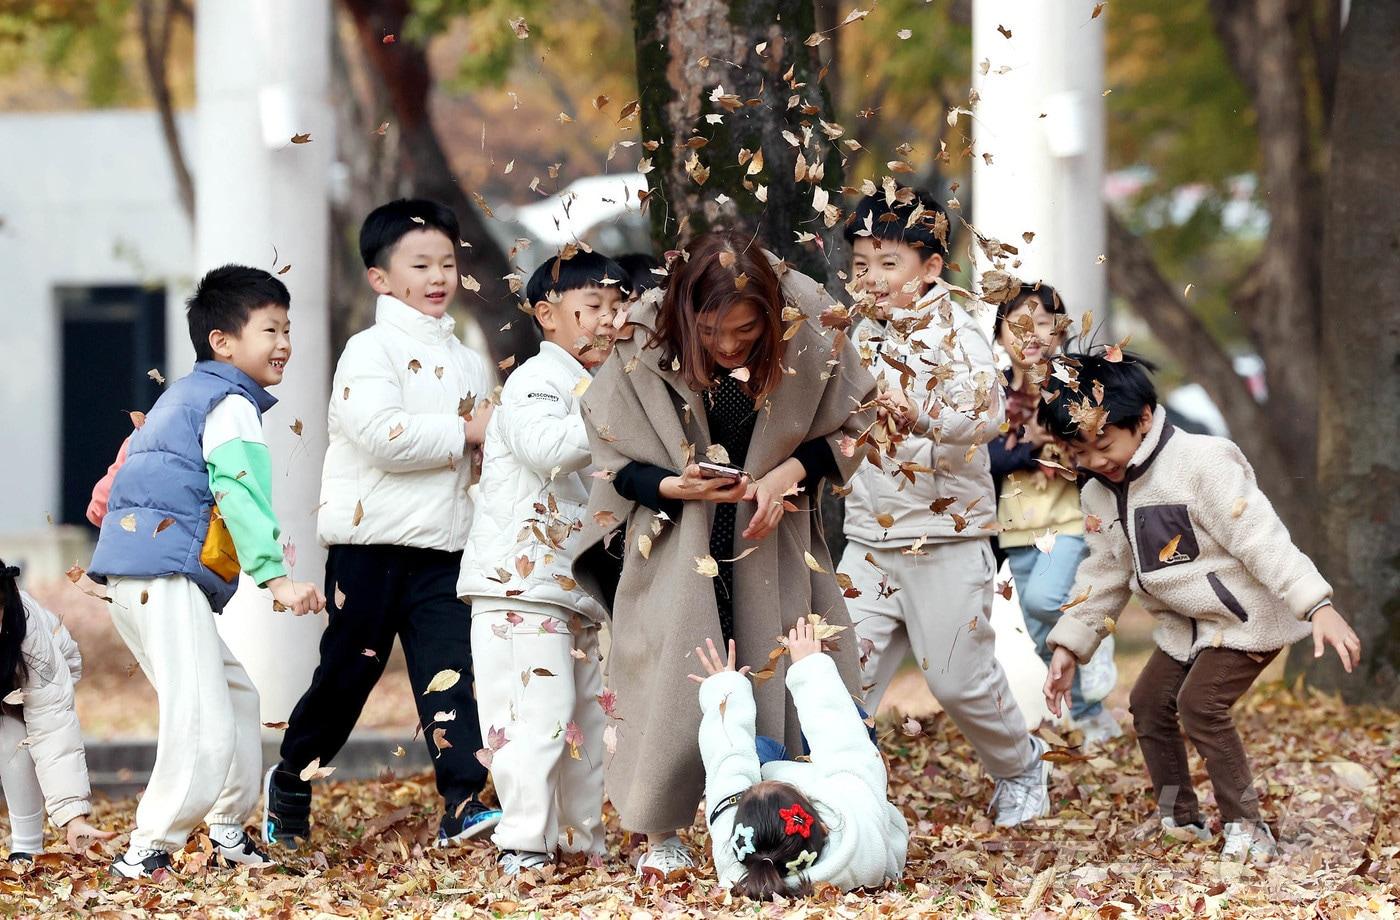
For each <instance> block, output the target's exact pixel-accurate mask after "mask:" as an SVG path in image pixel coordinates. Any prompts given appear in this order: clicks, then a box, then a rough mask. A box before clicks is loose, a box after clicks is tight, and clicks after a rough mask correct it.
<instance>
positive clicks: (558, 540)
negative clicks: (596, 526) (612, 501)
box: [457, 342, 607, 623]
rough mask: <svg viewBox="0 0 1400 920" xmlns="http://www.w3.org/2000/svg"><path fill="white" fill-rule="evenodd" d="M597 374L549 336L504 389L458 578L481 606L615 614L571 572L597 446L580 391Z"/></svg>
mask: <svg viewBox="0 0 1400 920" xmlns="http://www.w3.org/2000/svg"><path fill="white" fill-rule="evenodd" d="M591 379H592V378H591V377H589V375H588V371H587V370H585V369H584V367H583V365H582V364H580V363H579V362H578V359H577V358H575V357H574V356H573V355H571V354H569V353H568V352H567V351H566V350H564V349H563V348H560V347H559V346H558V345H555V344H554V343H553V342H542V343H541V344H540V353H539V354H537V355H535V357H533V358H531V359H530V360H528V361H526V362H525V363H524V364H522V365H520V367H518V368H516V370H515V373H513V374H511V375H510V379H509V380H507V381H506V385H505V388H504V389H503V390H501V404H500V406H498V407H497V408H496V411H495V413H494V414H493V415H492V416H491V421H490V423H489V424H487V426H486V445H485V459H484V460H483V462H482V472H481V486H480V488H479V489H478V490H477V493H478V494H477V508H476V518H475V520H474V521H473V522H472V529H471V535H470V536H469V537H468V539H467V551H466V553H465V554H464V555H463V557H462V575H461V578H459V579H458V581H457V594H458V596H460V597H462V598H464V599H468V600H469V601H470V603H471V604H472V613H473V614H478V613H484V612H486V611H488V610H500V609H503V608H509V609H513V610H517V611H522V612H524V611H531V612H541V613H558V612H559V610H560V609H562V610H566V611H574V612H577V613H581V614H583V615H584V616H586V617H588V618H589V619H591V620H593V621H595V622H599V623H601V622H602V621H603V620H605V619H606V618H607V611H606V610H605V609H604V608H603V605H601V604H599V603H598V602H597V601H596V600H594V599H593V596H592V595H590V594H588V593H587V592H585V591H584V590H583V589H581V588H579V587H578V586H577V584H576V583H575V582H574V580H573V577H572V570H573V560H574V551H575V550H576V548H577V545H578V535H579V531H580V530H582V528H583V515H584V512H585V510H586V509H587V507H588V491H589V488H588V487H589V483H590V482H591V480H590V478H589V469H588V467H589V463H590V461H591V460H592V456H593V455H592V453H591V451H590V450H589V447H588V432H587V430H586V429H585V428H584V424H583V415H582V413H581V411H580V409H579V397H580V396H581V395H583V391H584V390H586V389H587V388H588V381H589V380H591ZM536 605H548V606H536Z"/></svg>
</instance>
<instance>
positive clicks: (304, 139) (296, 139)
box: [292, 134, 311, 144]
mask: <svg viewBox="0 0 1400 920" xmlns="http://www.w3.org/2000/svg"><path fill="white" fill-rule="evenodd" d="M292 143H293V144H309V143H311V135H310V134H293V135H292Z"/></svg>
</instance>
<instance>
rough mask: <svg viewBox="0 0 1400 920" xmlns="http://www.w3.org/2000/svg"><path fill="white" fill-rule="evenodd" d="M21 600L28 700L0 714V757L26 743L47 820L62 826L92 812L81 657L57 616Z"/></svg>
mask: <svg viewBox="0 0 1400 920" xmlns="http://www.w3.org/2000/svg"><path fill="white" fill-rule="evenodd" d="M20 599H21V600H22V601H23V602H24V612H25V618H26V625H25V634H24V642H23V644H22V645H21V646H20V653H21V654H22V655H23V656H24V664H25V667H26V669H27V674H26V676H25V680H24V681H23V683H22V685H21V686H20V688H19V689H20V690H21V691H23V693H24V699H23V702H21V703H20V704H19V706H18V707H14V706H6V707H5V713H4V715H3V716H0V757H3V758H5V759H6V760H8V759H9V758H11V757H17V756H19V746H20V743H21V742H22V741H25V740H26V739H27V740H28V745H27V747H28V750H29V755H30V756H31V757H33V758H34V768H35V772H36V773H37V774H38V777H39V788H40V789H42V790H43V792H44V808H45V810H46V811H47V812H48V813H49V820H50V821H52V822H53V823H54V825H55V826H57V827H62V826H63V825H65V824H67V823H68V822H69V821H71V820H73V819H74V818H76V817H78V816H79V815H86V814H90V813H91V812H92V806H91V804H89V801H88V800H89V798H90V796H91V788H90V786H89V784H88V771H87V754H86V752H85V751H84V749H83V733H82V729H81V728H79V727H78V713H77V711H76V710H75V709H74V704H73V684H74V683H76V682H77V680H78V678H80V677H82V675H83V658H82V655H81V654H79V652H78V643H76V642H74V641H73V637H72V636H71V635H69V634H68V630H67V629H65V628H64V627H63V623H62V622H61V621H60V620H59V619H58V617H56V616H54V615H53V614H52V613H50V612H49V611H48V610H45V609H44V607H43V606H42V605H41V604H40V603H39V602H38V601H36V600H34V598H32V597H30V596H29V595H28V594H26V593H24V592H23V591H21V592H20Z"/></svg>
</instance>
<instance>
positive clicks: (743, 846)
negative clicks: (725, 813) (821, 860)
mask: <svg viewBox="0 0 1400 920" xmlns="http://www.w3.org/2000/svg"><path fill="white" fill-rule="evenodd" d="M728 845H729V846H732V847H733V848H734V856H735V857H736V858H737V859H738V860H739V862H740V863H742V864H743V866H744V870H745V872H744V875H743V877H742V878H740V879H739V880H738V881H737V882H735V883H734V889H733V890H734V892H735V893H736V894H740V895H743V896H744V897H746V898H752V899H754V900H755V901H771V900H773V899H774V898H775V897H777V896H779V895H781V896H782V897H785V898H788V897H802V896H804V895H807V894H810V893H811V891H812V881H811V879H810V878H809V877H808V870H809V869H811V867H812V864H813V863H815V862H816V861H817V857H818V856H819V855H820V854H821V852H822V848H823V847H824V846H826V828H825V827H824V826H822V823H821V822H820V821H818V820H817V817H816V807H815V806H814V805H813V804H812V802H811V801H810V800H809V799H808V798H807V797H806V796H805V795H803V794H802V793H801V791H799V790H798V789H797V788H796V787H795V786H791V785H789V784H787V783H779V782H774V781H771V780H768V781H765V782H761V783H758V784H756V785H753V786H750V787H749V789H748V791H746V792H745V793H744V796H743V798H741V799H740V800H739V805H738V808H737V809H736V810H735V814H734V836H733V837H732V838H731V840H730V841H729V844H728Z"/></svg>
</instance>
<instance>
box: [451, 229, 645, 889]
mask: <svg viewBox="0 0 1400 920" xmlns="http://www.w3.org/2000/svg"><path fill="white" fill-rule="evenodd" d="M624 277H625V276H624V274H623V272H622V269H621V268H620V267H619V266H618V265H617V263H616V262H614V261H612V260H611V259H609V258H606V257H605V256H602V255H599V254H597V253H592V252H580V253H577V254H576V255H574V256H573V257H572V258H569V259H561V258H559V257H557V256H556V257H554V258H551V259H549V260H548V261H546V262H545V263H544V264H543V265H541V266H540V267H539V268H537V269H535V272H534V274H533V275H531V276H530V281H529V284H528V285H526V288H525V293H526V297H527V299H528V300H529V303H530V304H531V306H532V307H533V309H534V316H535V321H536V322H537V323H538V324H539V326H540V328H541V330H543V332H544V342H543V343H542V344H541V345H540V351H539V354H537V355H536V356H535V357H533V358H531V359H530V360H528V361H526V362H525V363H524V364H522V365H520V367H519V368H518V369H517V370H516V371H515V373H514V374H511V376H510V379H509V380H508V381H507V382H506V385H505V388H504V389H503V390H502V391H501V405H500V407H499V408H498V409H497V410H496V411H495V412H494V413H493V414H492V417H491V423H490V425H488V426H487V429H486V447H485V456H484V460H483V464H482V471H483V472H482V477H481V489H480V494H481V500H480V506H479V507H478V508H477V511H476V517H475V519H474V520H473V522H472V530H471V535H470V536H469V537H468V538H467V553H466V556H465V557H464V559H463V563H462V577H461V579H460V580H459V581H458V582H457V592H458V594H460V595H461V597H462V600H464V601H466V602H467V603H469V604H471V613H472V619H471V624H472V627H471V629H472V649H473V653H472V663H473V667H474V670H475V672H476V681H477V709H478V712H479V714H480V724H481V725H483V726H486V727H487V728H488V730H489V731H491V732H495V731H496V730H500V731H503V732H504V733H505V746H504V747H498V746H496V745H494V744H493V745H492V756H491V775H492V778H493V780H494V781H495V785H496V795H497V797H498V798H499V799H500V802H501V812H502V816H501V823H500V824H499V825H498V826H497V827H496V831H495V834H493V835H492V840H493V841H494V842H495V844H496V846H497V847H499V848H500V851H501V854H500V860H499V861H500V866H501V870H502V872H503V873H504V874H506V875H516V874H518V873H519V872H520V871H522V870H524V869H533V868H536V867H539V866H543V865H545V864H546V863H548V862H550V861H552V860H553V858H554V853H555V852H556V851H560V852H563V853H569V854H572V853H577V854H583V855H585V856H589V857H599V858H601V856H602V854H603V853H604V851H605V847H604V839H603V824H602V811H603V729H604V722H605V719H606V717H605V715H604V712H603V709H602V707H601V706H600V705H599V702H598V696H599V694H600V693H601V692H602V690H603V675H602V669H601V667H600V666H599V662H600V660H601V656H600V655H599V652H598V628H599V625H600V624H601V623H602V622H603V621H604V620H606V618H607V611H606V610H605V609H604V608H603V606H602V605H601V604H599V603H598V602H597V601H596V600H594V599H593V598H592V597H591V596H590V595H588V594H586V593H585V592H584V591H583V590H581V589H580V588H579V587H578V585H577V583H575V581H574V580H573V578H572V577H571V570H572V568H573V557H574V550H575V547H576V544H577V542H578V540H577V535H578V532H579V531H580V530H581V529H582V528H583V517H584V511H585V509H586V508H587V505H588V491H589V485H590V483H591V482H592V479H591V478H590V477H589V470H588V465H589V462H590V459H591V454H590V453H589V449H588V432H587V431H586V430H585V428H584V424H583V416H582V415H581V414H580V410H579V407H578V401H579V396H580V395H581V394H582V393H583V391H584V389H586V388H587V386H588V383H589V381H590V380H591V379H592V378H591V377H590V376H589V372H590V371H591V370H592V369H593V368H596V367H597V366H598V365H600V364H602V363H603V360H604V359H605V358H606V357H607V356H608V354H609V352H610V351H611V348H612V339H611V336H612V332H613V325H612V320H613V317H614V316H615V315H616V312H617V310H618V309H619V308H620V306H621V301H622V297H621V295H622V293H624V292H623V291H621V290H620V282H621V281H622V280H623V279H624ZM538 669H544V671H546V672H548V674H547V675H543V676H542V675H540V674H539V670H538ZM527 673H528V674H532V675H533V676H532V678H531V679H530V680H529V682H528V683H527V682H525V681H524V680H522V678H521V675H522V674H527Z"/></svg>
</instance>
